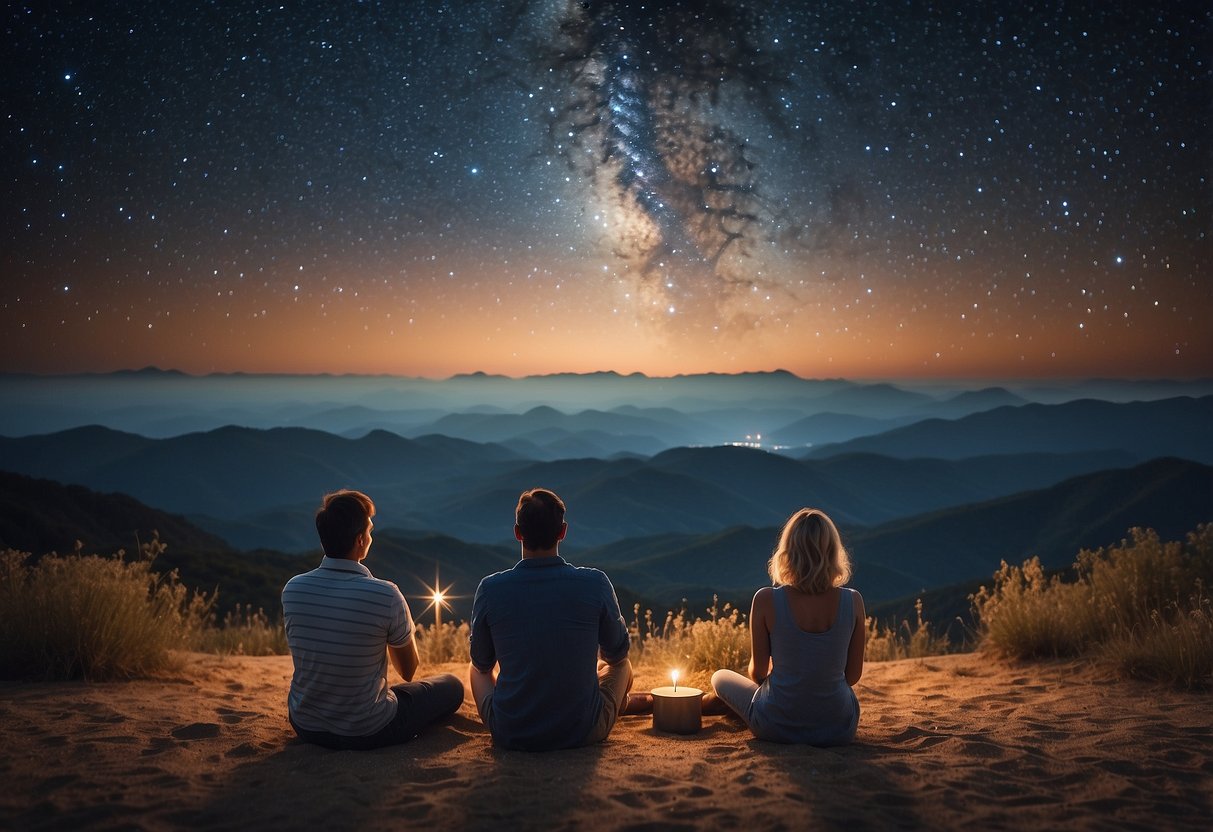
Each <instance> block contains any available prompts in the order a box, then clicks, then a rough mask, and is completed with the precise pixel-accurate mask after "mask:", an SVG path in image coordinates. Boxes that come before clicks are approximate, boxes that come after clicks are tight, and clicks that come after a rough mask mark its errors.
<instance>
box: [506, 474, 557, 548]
mask: <svg viewBox="0 0 1213 832" xmlns="http://www.w3.org/2000/svg"><path fill="white" fill-rule="evenodd" d="M514 518H515V519H514V522H515V523H517V524H518V533H519V534H520V535H522V545H523V546H525V547H526V548H527V549H528V550H530V551H532V552H542V551H544V550H545V549H551V548H552V547H553V546H555V545H556V542H557V541H558V540H560V532H561V530H562V529H563V528H564V501H563V500H561V499H560V498H559V497H557V496H556V495H555V493H553V492H551V491H548V490H547V489H546V488H532V489H531V490H530V491H523V492H522V496H520V497H519V498H518V508H517V509H515V511H514Z"/></svg>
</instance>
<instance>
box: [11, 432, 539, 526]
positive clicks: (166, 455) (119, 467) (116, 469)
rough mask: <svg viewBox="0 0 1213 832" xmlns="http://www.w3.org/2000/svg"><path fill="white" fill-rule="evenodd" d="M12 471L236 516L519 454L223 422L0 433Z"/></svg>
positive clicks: (454, 474) (443, 441)
mask: <svg viewBox="0 0 1213 832" xmlns="http://www.w3.org/2000/svg"><path fill="white" fill-rule="evenodd" d="M0 458H2V459H3V460H4V463H3V464H4V465H5V466H6V467H7V468H9V469H10V470H13V471H17V472H19V473H24V474H27V475H30V476H38V477H46V478H49V479H53V480H56V481H59V482H69V483H77V484H81V485H86V486H88V487H90V488H93V489H96V490H99V491H118V492H122V493H126V494H130V495H132V496H134V497H136V498H138V499H140V500H142V501H144V502H146V503H148V504H151V505H154V506H156V507H157V508H161V509H164V510H166V511H173V512H178V513H183V514H184V513H189V514H197V515H214V516H218V517H223V516H230V517H238V516H241V515H245V514H250V513H253V512H256V511H259V510H265V509H267V508H271V507H277V506H283V505H291V504H297V503H300V502H303V503H311V504H315V503H317V502H318V501H319V499H320V497H321V496H322V495H323V494H324V493H326V492H328V491H332V490H333V489H335V488H341V487H356V486H360V485H362V484H365V483H376V484H380V485H381V486H391V485H394V484H397V483H401V482H404V483H410V484H417V483H421V482H425V481H426V480H432V479H436V478H437V479H442V480H444V481H449V482H452V483H455V484H456V485H458V484H459V483H460V477H459V474H460V472H468V471H474V472H477V473H478V474H479V473H481V472H483V471H485V470H491V469H492V467H493V466H494V465H497V464H499V463H503V462H509V461H514V460H517V456H516V455H515V454H513V453H512V452H510V451H508V450H506V449H504V448H501V447H499V446H495V445H482V444H476V443H473V442H466V441H464V440H460V439H451V438H449V437H445V436H425V437H420V438H418V439H404V438H403V437H400V436H397V435H396V434H393V433H388V432H386V431H374V432H372V433H369V434H367V435H366V436H364V437H362V438H360V439H345V438H342V437H338V436H334V435H332V434H328V433H324V432H321V431H313V430H307V429H304V428H274V429H271V430H255V429H251V428H238V427H226V428H219V429H217V430H213V431H208V432H206V433H193V434H186V435H184V436H179V437H175V438H172V439H144V438H143V437H139V436H134V435H133V434H126V433H120V432H118V431H111V430H109V429H107V428H100V427H85V428H76V429H73V430H69V431H64V432H62V433H57V434H48V435H45V436H32V437H23V438H19V439H13V438H7V437H0Z"/></svg>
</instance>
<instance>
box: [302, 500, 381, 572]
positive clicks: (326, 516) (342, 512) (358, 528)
mask: <svg viewBox="0 0 1213 832" xmlns="http://www.w3.org/2000/svg"><path fill="white" fill-rule="evenodd" d="M374 516H375V503H374V502H372V500H371V498H370V497H368V496H366V495H365V494H363V493H362V492H361V491H350V490H348V489H344V488H343V489H341V490H340V491H334V492H333V493H332V494H325V495H324V502H323V503H321V505H320V508H318V509H316V532H317V534H319V535H320V545H321V546H323V547H324V553H325V554H326V555H328V556H329V557H331V558H343V557H346V556H347V555H349V553H350V552H351V551H353V549H354V543H355V541H356V540H357V539H358V535H360V534H362V533H363V532H365V531H366V527H367V524H368V523H369V522H370V520H371V518H372V517H374Z"/></svg>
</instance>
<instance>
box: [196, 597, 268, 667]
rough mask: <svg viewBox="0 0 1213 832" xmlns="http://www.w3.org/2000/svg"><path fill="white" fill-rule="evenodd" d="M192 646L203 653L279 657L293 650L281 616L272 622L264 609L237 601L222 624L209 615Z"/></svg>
mask: <svg viewBox="0 0 1213 832" xmlns="http://www.w3.org/2000/svg"><path fill="white" fill-rule="evenodd" d="M191 647H192V648H193V649H194V650H198V651H199V652H203V653H219V654H222V655H237V656H280V655H283V654H285V653H288V652H290V650H289V648H288V647H287V644H286V629H285V628H284V627H283V625H282V619H281V617H279V618H278V620H276V621H271V620H270V617H269V616H268V615H266V613H265V610H262V609H257V610H253V609H252V608H251V607H245V606H242V605H240V604H237V605H236V607H235V609H233V610H232V611H231V612H229V613H227V615H225V616H223V625H222V626H219V627H217V626H215V623H214V619H213V618H208V620H207V622H206V626H205V627H202V628H199V630H198V631H197V633H196V634H195V638H194V639H193V643H192V644H191Z"/></svg>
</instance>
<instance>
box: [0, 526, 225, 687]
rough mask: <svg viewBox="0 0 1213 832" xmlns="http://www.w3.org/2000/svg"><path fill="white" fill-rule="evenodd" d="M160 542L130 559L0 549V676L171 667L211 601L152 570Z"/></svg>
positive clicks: (117, 675)
mask: <svg viewBox="0 0 1213 832" xmlns="http://www.w3.org/2000/svg"><path fill="white" fill-rule="evenodd" d="M163 550H164V545H163V544H162V543H161V542H160V540H159V538H158V537H157V538H154V539H153V540H152V541H151V542H150V543H146V544H143V545H142V546H141V547H140V557H139V558H138V559H137V560H134V561H126V560H123V559H122V554H121V553H119V555H117V556H114V557H97V556H93V555H87V556H86V555H82V554H80V552H79V551H77V553H76V554H75V555H71V556H67V557H61V556H59V555H54V554H52V555H47V556H45V557H43V558H41V559H39V560H38V561H37V563H31V561H32V556H31V555H29V554H27V553H23V552H16V551H12V550H9V551H6V552H4V553H3V554H0V633H3V638H0V675H3V676H4V677H7V678H25V677H36V678H44V679H70V678H81V677H82V678H85V679H122V678H131V677H134V676H142V675H148V674H153V673H156V672H158V671H163V670H166V669H169V668H170V667H172V666H173V665H174V657H173V655H172V653H171V651H173V650H175V649H185V648H188V647H189V646H190V644H191V641H192V639H193V637H194V635H195V634H196V632H197V631H198V630H199V629H201V628H202V627H204V626H205V622H206V620H207V618H208V616H209V614H210V606H211V602H210V600H209V599H208V598H207V597H206V596H205V595H200V594H196V593H192V592H190V591H189V590H187V589H186V587H184V586H183V585H182V584H181V583H180V581H179V580H178V579H177V574H176V573H175V572H172V573H169V574H167V575H163V576H162V575H158V574H156V573H155V572H153V571H152V568H151V566H152V561H153V560H154V559H155V557H156V555H158V554H159V553H160V552H162V551H163Z"/></svg>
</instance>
